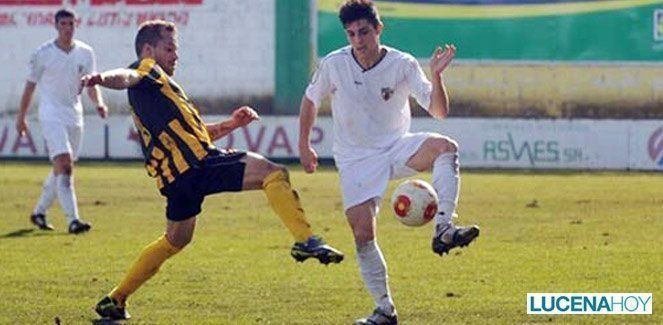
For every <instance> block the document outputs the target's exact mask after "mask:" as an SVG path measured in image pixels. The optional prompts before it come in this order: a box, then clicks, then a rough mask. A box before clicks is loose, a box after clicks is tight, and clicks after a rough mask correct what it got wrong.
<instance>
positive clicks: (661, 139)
mask: <svg viewBox="0 0 663 325" xmlns="http://www.w3.org/2000/svg"><path fill="white" fill-rule="evenodd" d="M647 151H648V152H649V157H650V158H651V159H652V160H653V161H654V162H655V163H656V164H657V165H659V166H661V167H663V126H662V127H660V128H658V129H657V130H656V131H654V133H652V134H651V136H650V137H649V141H647Z"/></svg>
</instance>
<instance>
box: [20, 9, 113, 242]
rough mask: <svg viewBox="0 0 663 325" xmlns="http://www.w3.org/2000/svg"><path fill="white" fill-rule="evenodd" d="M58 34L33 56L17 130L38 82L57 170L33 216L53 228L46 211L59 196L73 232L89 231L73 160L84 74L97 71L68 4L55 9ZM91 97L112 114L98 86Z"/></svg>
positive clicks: (41, 111) (23, 130)
mask: <svg viewBox="0 0 663 325" xmlns="http://www.w3.org/2000/svg"><path fill="white" fill-rule="evenodd" d="M55 29H56V30H57V32H58V37H57V38H56V39H55V40H52V41H48V42H46V43H44V44H43V45H41V46H40V47H39V48H38V49H37V51H36V52H35V53H34V54H32V57H31V58H30V74H29V75H28V80H27V82H26V84H25V89H24V90H23V97H22V98H21V104H20V112H19V114H18V118H17V121H16V130H17V132H18V134H19V135H21V136H23V135H25V134H26V132H28V125H27V123H26V120H25V117H26V114H27V112H28V108H29V107H30V101H31V100H32V94H33V93H34V91H35V88H36V86H37V84H39V95H40V96H39V123H40V126H41V132H42V135H43V136H44V139H45V140H46V148H47V150H48V155H49V158H50V160H51V162H52V163H53V170H52V171H51V173H50V174H49V175H48V176H47V177H46V180H45V181H44V185H43V189H42V193H41V196H40V197H39V201H38V202H37V205H36V206H35V208H34V211H33V213H32V215H31V216H30V220H31V222H32V223H33V224H35V225H36V226H37V227H39V228H40V229H43V230H53V226H52V225H51V224H50V223H49V222H48V220H47V219H46V210H48V208H49V207H50V206H51V205H52V204H53V202H54V201H55V198H56V196H57V198H58V201H59V202H60V206H61V207H62V210H63V211H64V215H65V217H66V219H67V223H68V225H69V232H70V233H72V234H78V233H83V232H86V231H88V230H90V228H91V226H90V224H89V223H87V222H85V221H83V220H81V219H80V218H79V215H78V204H77V202H76V191H75V190H74V176H73V171H74V161H76V159H77V157H78V153H79V151H80V148H81V142H82V134H83V106H82V104H81V96H80V95H79V84H80V78H81V77H82V76H83V75H86V74H90V73H93V72H95V70H96V63H95V57H94V51H93V50H92V48H91V47H90V46H89V45H87V44H85V43H83V42H81V41H79V40H75V39H74V38H73V37H74V31H75V30H76V14H75V13H74V12H73V11H72V10H69V9H62V10H59V11H58V12H57V13H56V14H55ZM88 96H89V97H90V99H91V100H92V102H93V103H94V104H95V105H96V106H97V112H98V113H99V115H100V116H101V117H102V118H105V117H106V116H107V114H108V109H107V108H106V105H105V104H104V102H103V99H102V97H101V92H100V91H99V88H98V87H90V88H88Z"/></svg>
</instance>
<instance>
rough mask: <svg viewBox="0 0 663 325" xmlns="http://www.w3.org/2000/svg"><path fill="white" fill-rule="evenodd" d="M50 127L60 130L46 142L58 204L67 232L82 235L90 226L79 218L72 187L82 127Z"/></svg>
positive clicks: (74, 192) (56, 125)
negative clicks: (67, 226) (64, 219)
mask: <svg viewBox="0 0 663 325" xmlns="http://www.w3.org/2000/svg"><path fill="white" fill-rule="evenodd" d="M51 127H53V128H54V129H56V130H60V131H59V134H54V136H53V137H52V138H51V139H50V140H47V145H48V146H49V147H48V149H49V155H50V156H51V157H52V161H53V173H54V174H55V189H56V193H57V196H58V202H59V203H60V207H61V208H62V210H63V212H64V215H65V218H66V219H67V224H68V225H69V232H70V233H72V234H79V233H83V232H86V231H88V230H90V228H91V226H90V224H89V223H87V222H85V221H83V220H80V218H79V215H78V202H77V198H76V190H75V187H74V160H76V157H77V155H78V149H79V148H80V143H81V135H82V132H83V130H82V127H76V126H64V125H60V124H54V125H51Z"/></svg>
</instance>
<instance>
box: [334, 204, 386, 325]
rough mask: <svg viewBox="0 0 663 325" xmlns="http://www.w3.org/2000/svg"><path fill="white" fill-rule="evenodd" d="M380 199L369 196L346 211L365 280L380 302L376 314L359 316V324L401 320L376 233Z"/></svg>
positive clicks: (376, 303)
mask: <svg viewBox="0 0 663 325" xmlns="http://www.w3.org/2000/svg"><path fill="white" fill-rule="evenodd" d="M378 199H379V198H372V199H369V200H368V201H365V202H363V203H360V204H358V205H355V206H353V207H350V208H349V209H347V210H346V211H345V215H346V216H347V219H348V223H349V224H350V228H352V234H353V236H354V239H355V245H356V248H357V262H358V264H359V271H360V273H361V277H362V280H363V281H364V284H365V285H366V288H367V289H368V291H369V292H370V294H371V296H372V297H373V301H374V302H375V305H376V306H377V307H376V309H375V311H374V312H373V314H372V315H370V316H369V317H367V318H365V319H360V320H357V322H356V324H396V323H397V316H396V309H395V307H394V301H393V299H392V297H391V293H390V291H389V284H388V275H387V263H386V262H385V259H384V256H383V255H382V251H381V250H380V246H379V245H378V242H377V237H376V223H375V218H376V214H377V210H378V207H377V204H376V200H378Z"/></svg>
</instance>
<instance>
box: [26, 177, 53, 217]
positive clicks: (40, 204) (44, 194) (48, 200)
mask: <svg viewBox="0 0 663 325" xmlns="http://www.w3.org/2000/svg"><path fill="white" fill-rule="evenodd" d="M56 197H57V192H56V190H55V173H54V172H53V170H52V169H51V172H50V173H48V176H46V179H45V180H44V183H43V185H42V189H41V195H40V196H39V201H37V205H35V208H34V210H33V212H32V215H31V216H30V221H31V222H32V223H33V224H34V225H35V226H37V227H39V229H42V230H53V229H54V228H53V225H51V224H50V223H48V221H47V219H46V211H47V210H48V208H50V207H51V206H52V205H53V202H55V198H56Z"/></svg>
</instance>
